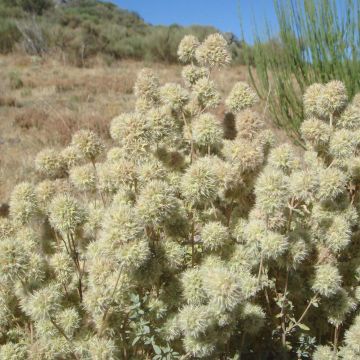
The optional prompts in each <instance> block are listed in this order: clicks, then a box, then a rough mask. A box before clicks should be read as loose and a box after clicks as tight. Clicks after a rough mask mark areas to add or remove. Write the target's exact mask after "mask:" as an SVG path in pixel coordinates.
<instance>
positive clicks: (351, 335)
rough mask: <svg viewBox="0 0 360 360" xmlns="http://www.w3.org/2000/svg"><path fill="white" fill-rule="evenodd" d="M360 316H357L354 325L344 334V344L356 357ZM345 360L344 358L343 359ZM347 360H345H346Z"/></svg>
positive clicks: (359, 346) (358, 345) (359, 332)
mask: <svg viewBox="0 0 360 360" xmlns="http://www.w3.org/2000/svg"><path fill="white" fill-rule="evenodd" d="M359 338H360V316H359V315H357V317H356V318H355V321H354V323H353V324H352V325H351V326H350V328H349V330H347V331H346V332H345V344H346V346H347V347H348V348H349V349H350V350H352V351H354V352H355V353H356V354H357V355H359V354H360V342H359ZM344 360H345V358H344ZM346 360H347V359H346Z"/></svg>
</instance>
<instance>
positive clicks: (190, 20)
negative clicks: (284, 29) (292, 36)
mask: <svg viewBox="0 0 360 360" xmlns="http://www.w3.org/2000/svg"><path fill="white" fill-rule="evenodd" d="M108 1H109V0H108ZM111 1H112V2H113V3H116V4H117V5H119V6H120V7H121V8H124V9H128V10H132V11H136V12H137V13H139V15H140V16H141V17H142V18H143V19H144V20H145V21H146V22H148V23H151V24H154V25H171V24H174V23H176V24H179V25H184V26H186V25H193V24H199V25H213V26H215V27H217V28H218V29H220V30H222V31H230V32H233V33H234V34H236V35H238V36H239V35H240V34H241V30H240V14H241V19H242V21H243V28H244V33H245V39H246V40H247V41H249V42H252V39H253V36H252V35H253V33H254V27H255V26H254V25H255V22H256V24H257V27H258V29H259V30H260V32H262V31H265V25H264V24H265V22H264V19H265V18H266V19H268V21H269V22H270V24H271V26H272V28H274V29H275V30H276V16H275V10H274V6H273V0H111Z"/></svg>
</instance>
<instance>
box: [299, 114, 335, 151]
mask: <svg viewBox="0 0 360 360" xmlns="http://www.w3.org/2000/svg"><path fill="white" fill-rule="evenodd" d="M300 132H301V136H302V137H303V139H304V140H305V141H306V142H307V143H309V144H310V145H311V146H313V147H315V148H316V149H321V148H323V147H324V146H326V145H327V144H328V143H329V140H330V136H331V128H330V126H329V125H328V124H326V123H324V122H323V121H321V120H319V119H316V118H310V119H307V120H305V121H303V123H302V124H301V129H300Z"/></svg>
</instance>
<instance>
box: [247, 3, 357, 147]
mask: <svg viewBox="0 0 360 360" xmlns="http://www.w3.org/2000/svg"><path fill="white" fill-rule="evenodd" d="M273 3H274V6H275V11H276V17H277V22H278V24H279V32H278V35H276V37H275V35H274V34H273V33H272V32H271V31H270V30H268V31H267V34H266V35H265V36H262V34H260V31H259V32H257V33H256V34H255V44H254V46H252V47H249V46H247V47H246V48H247V51H246V53H247V54H245V59H246V62H247V63H248V65H249V67H248V69H249V74H250V78H251V82H252V85H253V86H254V87H255V88H256V89H257V91H258V93H259V95H260V97H261V98H262V99H263V100H264V101H265V100H267V101H268V104H269V106H268V109H269V111H270V113H271V115H272V119H273V120H274V121H275V123H276V124H277V125H278V126H281V127H282V128H284V129H286V130H287V131H288V133H289V134H291V135H292V136H293V137H294V138H295V139H296V140H297V141H299V140H301V139H300V138H301V135H300V131H299V130H300V126H301V123H302V121H303V120H304V113H303V107H302V94H303V93H304V91H305V89H306V88H307V87H308V86H310V85H311V84H313V83H324V82H328V81H330V80H334V79H337V80H341V81H342V82H343V83H344V84H345V85H346V88H347V91H348V94H349V96H350V98H352V97H353V96H354V95H355V94H356V93H357V92H358V91H359V90H360V77H359V73H360V63H359V61H358V60H357V59H358V58H359V38H358V36H356V35H355V34H356V33H357V30H356V29H357V28H358V25H359V21H360V19H359V9H360V2H359V1H358V0H346V1H341V2H338V1H336V0H305V1H300V0H294V1H292V0H274V1H273Z"/></svg>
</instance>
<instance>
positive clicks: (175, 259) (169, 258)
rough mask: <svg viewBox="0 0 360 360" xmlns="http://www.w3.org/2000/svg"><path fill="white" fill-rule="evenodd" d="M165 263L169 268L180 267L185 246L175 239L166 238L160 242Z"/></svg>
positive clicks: (184, 253)
mask: <svg viewBox="0 0 360 360" xmlns="http://www.w3.org/2000/svg"><path fill="white" fill-rule="evenodd" d="M162 249H163V251H164V257H165V260H166V265H167V266H168V267H169V268H170V269H174V270H177V269H181V267H182V266H183V265H184V261H185V256H186V248H185V247H184V246H182V245H180V244H179V243H178V242H177V241H173V240H170V239H168V240H166V241H164V242H163V243H162Z"/></svg>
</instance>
